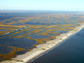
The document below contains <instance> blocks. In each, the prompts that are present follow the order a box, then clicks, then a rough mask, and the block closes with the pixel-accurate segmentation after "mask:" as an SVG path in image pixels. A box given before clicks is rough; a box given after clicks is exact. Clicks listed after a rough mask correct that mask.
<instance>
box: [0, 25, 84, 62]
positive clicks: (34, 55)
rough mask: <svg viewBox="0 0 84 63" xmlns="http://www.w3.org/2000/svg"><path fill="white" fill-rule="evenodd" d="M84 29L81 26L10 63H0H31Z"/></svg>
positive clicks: (18, 56) (19, 56)
mask: <svg viewBox="0 0 84 63" xmlns="http://www.w3.org/2000/svg"><path fill="white" fill-rule="evenodd" d="M83 27H84V25H83V24H81V25H80V26H78V27H76V28H75V29H73V30H72V31H69V32H68V33H63V34H60V35H59V36H57V37H56V39H53V40H51V41H48V42H46V43H45V44H41V45H37V47H36V48H33V49H32V50H31V51H30V52H26V53H25V54H22V55H17V56H16V57H15V58H12V59H13V60H11V61H2V62H0V63H27V62H28V63H29V62H30V61H33V59H35V58H37V57H39V56H41V55H42V54H43V53H45V52H47V51H49V50H51V49H53V48H54V47H56V46H58V45H59V44H61V43H62V42H63V41H64V40H65V39H67V38H69V37H70V36H71V35H73V34H75V33H77V32H78V31H80V30H81V29H82V28H83Z"/></svg>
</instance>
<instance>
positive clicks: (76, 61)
mask: <svg viewBox="0 0 84 63" xmlns="http://www.w3.org/2000/svg"><path fill="white" fill-rule="evenodd" d="M31 63H84V28H83V29H82V30H80V31H79V32H78V33H76V34H74V35H72V36H71V37H69V38H68V39H66V40H64V41H63V43H62V44H60V45H59V46H57V47H55V48H54V49H53V50H51V51H49V52H48V53H46V54H44V55H43V56H41V57H39V58H37V59H36V60H34V61H33V62H31Z"/></svg>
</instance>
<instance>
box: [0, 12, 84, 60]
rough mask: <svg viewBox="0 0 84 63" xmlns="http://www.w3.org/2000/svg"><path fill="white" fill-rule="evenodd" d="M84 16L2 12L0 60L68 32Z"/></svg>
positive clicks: (77, 24) (0, 19)
mask: <svg viewBox="0 0 84 63" xmlns="http://www.w3.org/2000/svg"><path fill="white" fill-rule="evenodd" d="M83 16H84V14H83V13H80V12H58V11H3V12H0V61H2V60H5V59H10V58H12V57H11V56H12V55H11V54H13V55H14V56H13V57H15V56H16V55H18V54H23V53H25V52H28V51H29V50H31V49H32V48H34V47H35V45H38V44H42V43H45V42H47V41H49V40H52V39H54V38H55V37H56V36H58V35H60V34H61V33H67V32H68V31H70V30H72V29H73V28H75V27H76V26H79V23H82V22H84V18H83ZM17 49H18V50H17ZM23 49H25V51H24V50H23ZM11 51H12V52H11ZM9 54H10V56H9ZM6 55H7V56H6ZM5 56H6V58H5ZM7 57H8V58H7Z"/></svg>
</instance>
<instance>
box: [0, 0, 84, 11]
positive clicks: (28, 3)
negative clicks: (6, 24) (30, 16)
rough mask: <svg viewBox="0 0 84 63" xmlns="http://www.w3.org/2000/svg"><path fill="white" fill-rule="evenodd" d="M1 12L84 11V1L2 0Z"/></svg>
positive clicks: (0, 3) (0, 4) (0, 2)
mask: <svg viewBox="0 0 84 63" xmlns="http://www.w3.org/2000/svg"><path fill="white" fill-rule="evenodd" d="M0 10H56V11H84V0H0Z"/></svg>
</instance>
